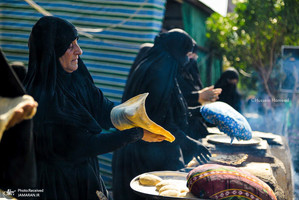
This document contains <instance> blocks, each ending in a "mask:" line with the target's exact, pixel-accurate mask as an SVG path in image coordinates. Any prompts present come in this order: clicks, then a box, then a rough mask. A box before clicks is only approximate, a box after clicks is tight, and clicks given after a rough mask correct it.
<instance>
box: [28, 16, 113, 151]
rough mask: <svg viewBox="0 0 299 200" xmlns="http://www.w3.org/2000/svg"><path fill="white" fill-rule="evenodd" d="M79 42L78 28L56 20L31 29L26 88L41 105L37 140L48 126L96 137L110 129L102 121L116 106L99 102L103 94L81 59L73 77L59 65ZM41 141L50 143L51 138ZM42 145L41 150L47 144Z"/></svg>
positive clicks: (36, 121) (36, 122)
mask: <svg viewBox="0 0 299 200" xmlns="http://www.w3.org/2000/svg"><path fill="white" fill-rule="evenodd" d="M77 38H78V35H77V30H76V29H75V27H74V26H73V25H72V24H71V23H69V22H68V21H66V20H63V19H60V18H57V17H52V16H51V17H49V16H47V17H42V18H41V19H40V20H39V21H38V22H37V23H36V24H35V25H34V27H33V28H32V32H31V35H30V38H29V50H30V51H29V52H30V54H29V66H28V73H27V76H26V78H25V81H24V84H25V87H26V89H27V91H28V93H29V94H30V95H32V96H33V97H34V98H35V100H36V101H37V102H38V103H39V107H38V110H37V113H36V116H35V117H34V130H35V133H36V135H37V137H39V133H40V132H42V131H41V130H42V128H43V125H44V124H47V123H52V124H64V125H70V126H75V127H81V128H85V129H87V130H89V131H90V132H96V133H99V132H100V131H101V127H103V128H106V127H107V128H109V127H111V121H109V122H107V120H105V119H102V118H101V117H103V116H107V115H105V114H103V113H104V112H110V111H111V108H112V106H113V105H112V103H111V105H110V106H107V104H106V103H103V102H99V101H98V99H103V98H99V96H102V93H101V91H100V90H99V89H98V88H96V86H95V85H94V83H93V80H92V77H91V76H90V74H89V72H88V70H87V68H86V66H85V65H84V63H83V62H82V60H81V59H80V58H79V59H78V69H77V70H76V71H74V72H72V73H67V72H66V71H64V69H63V68H62V66H61V64H60V62H59V57H60V56H62V55H63V54H64V52H65V51H66V50H67V48H68V47H69V45H70V44H71V42H72V41H74V40H75V39H77ZM96 100H97V101H96ZM104 100H105V98H104V99H103V101H104ZM98 111H101V112H102V113H97V112H98ZM108 116H109V114H108ZM107 123H109V124H107ZM41 137H45V136H41ZM42 141H44V142H45V143H48V142H49V138H46V137H45V138H44V139H42ZM39 145H40V148H39V149H42V148H43V145H44V144H39Z"/></svg>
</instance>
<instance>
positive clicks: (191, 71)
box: [181, 43, 203, 91]
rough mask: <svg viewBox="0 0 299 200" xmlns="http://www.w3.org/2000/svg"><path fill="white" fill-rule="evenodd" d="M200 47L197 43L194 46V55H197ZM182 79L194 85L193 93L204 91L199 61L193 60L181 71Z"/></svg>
mask: <svg viewBox="0 0 299 200" xmlns="http://www.w3.org/2000/svg"><path fill="white" fill-rule="evenodd" d="M197 51H198V46H197V44H196V43H194V44H193V53H197ZM181 75H182V77H183V78H184V79H185V80H186V81H187V82H189V83H190V84H191V85H193V87H194V89H193V91H198V90H201V89H203V84H202V82H201V80H200V76H199V70H198V66H197V60H195V59H193V58H191V59H190V61H189V62H188V64H187V65H186V66H185V67H183V68H182V69H181Z"/></svg>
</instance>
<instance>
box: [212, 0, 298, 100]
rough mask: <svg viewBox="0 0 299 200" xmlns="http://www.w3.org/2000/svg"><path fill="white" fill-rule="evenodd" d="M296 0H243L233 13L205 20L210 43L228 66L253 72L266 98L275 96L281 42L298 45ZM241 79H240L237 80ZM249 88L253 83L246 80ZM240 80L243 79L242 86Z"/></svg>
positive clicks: (213, 15)
mask: <svg viewBox="0 0 299 200" xmlns="http://www.w3.org/2000/svg"><path fill="white" fill-rule="evenodd" d="M298 20H299V0H263V1H260V0H243V1H239V2H236V7H235V12H233V13H228V14H227V16H226V17H222V16H220V15H219V14H217V13H214V14H212V15H211V16H210V18H209V19H208V20H207V29H208V33H207V37H208V38H209V39H210V40H209V41H210V46H211V48H213V49H214V50H216V51H218V52H219V53H221V54H222V55H224V56H225V58H226V59H227V61H228V63H229V65H231V66H234V67H236V68H238V69H241V70H243V71H245V72H249V74H252V73H256V74H257V75H258V77H259V78H260V80H261V84H262V85H263V88H264V90H265V91H266V93H267V94H268V96H269V97H270V98H274V97H276V95H277V88H278V81H277V79H278V78H283V77H281V74H279V73H273V72H274V71H276V70H278V65H279V63H278V60H279V57H280V53H281V46H282V45H299V28H298ZM241 82H242V80H241ZM246 85H248V86H249V87H254V83H253V82H252V81H251V80H249V79H247V83H246ZM246 85H244V80H243V87H244V86H245V87H246Z"/></svg>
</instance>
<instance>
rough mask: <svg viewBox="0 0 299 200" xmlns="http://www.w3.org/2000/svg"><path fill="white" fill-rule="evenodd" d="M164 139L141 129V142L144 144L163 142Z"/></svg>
mask: <svg viewBox="0 0 299 200" xmlns="http://www.w3.org/2000/svg"><path fill="white" fill-rule="evenodd" d="M165 139H166V137H164V136H163V135H158V134H155V133H152V132H149V131H148V130H145V129H143V137H142V140H144V141H146V142H162V141H163V140H165Z"/></svg>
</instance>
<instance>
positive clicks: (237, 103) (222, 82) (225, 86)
mask: <svg viewBox="0 0 299 200" xmlns="http://www.w3.org/2000/svg"><path fill="white" fill-rule="evenodd" d="M238 81H239V73H238V71H237V70H236V69H235V68H232V67H231V68H228V69H227V70H225V71H224V72H223V73H222V75H221V77H220V78H219V79H218V81H217V82H216V84H215V88H221V89H222V93H221V94H220V95H219V99H218V101H223V102H225V103H227V104H229V105H230V106H231V107H233V108H234V109H235V110H237V111H238V112H241V95H240V94H239V92H238V90H237V83H238Z"/></svg>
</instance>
